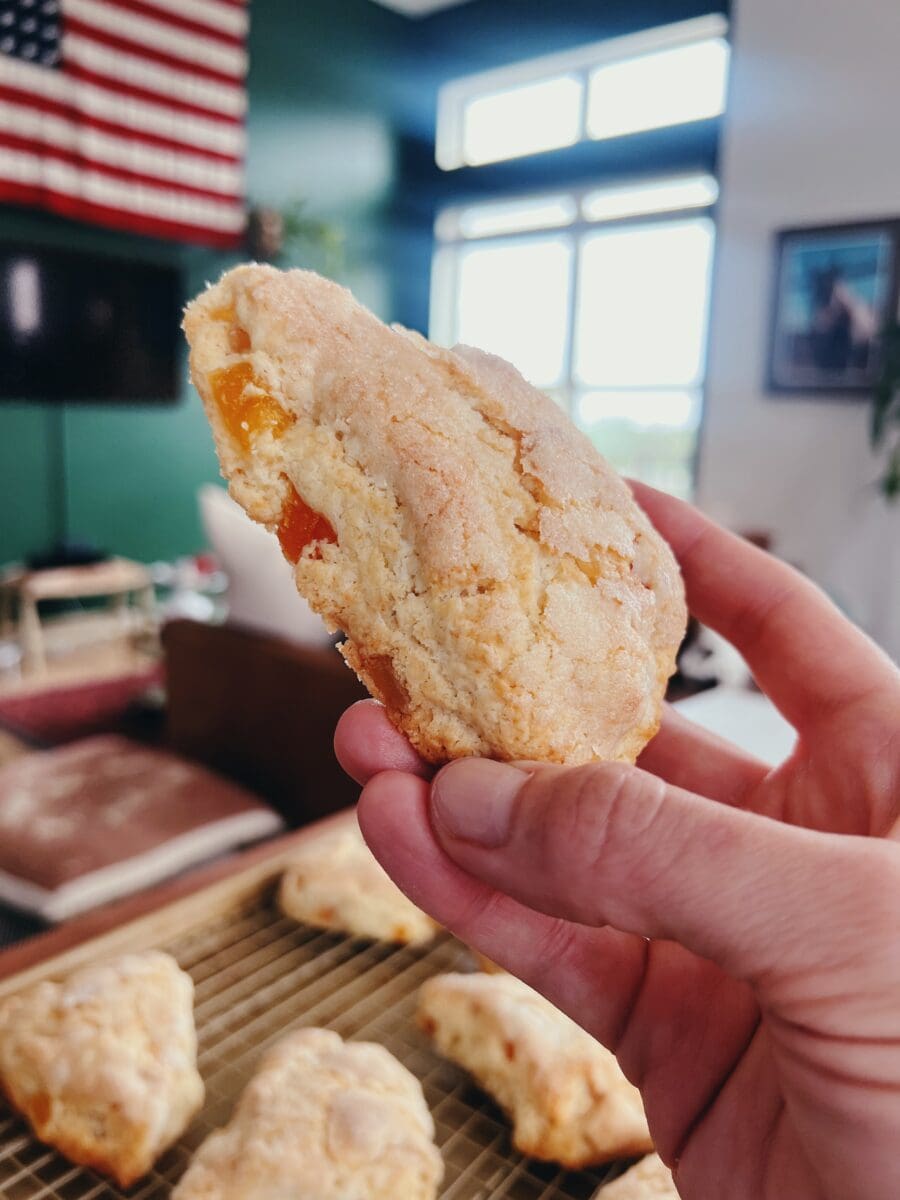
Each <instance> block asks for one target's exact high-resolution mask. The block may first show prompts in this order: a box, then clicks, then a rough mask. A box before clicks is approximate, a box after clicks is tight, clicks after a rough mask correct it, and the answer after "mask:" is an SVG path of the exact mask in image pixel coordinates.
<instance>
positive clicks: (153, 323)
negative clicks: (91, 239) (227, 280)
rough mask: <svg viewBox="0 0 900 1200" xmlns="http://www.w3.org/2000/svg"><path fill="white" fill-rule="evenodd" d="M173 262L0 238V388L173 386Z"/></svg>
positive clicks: (176, 350) (141, 393)
mask: <svg viewBox="0 0 900 1200" xmlns="http://www.w3.org/2000/svg"><path fill="white" fill-rule="evenodd" d="M181 292H182V289H181V278H180V272H179V271H178V270H177V268H174V267H169V266H157V265H155V264H151V263H144V262H140V261H135V260H133V259H120V258H114V257H110V256H106V255H99V254H82V253H80V252H77V251H71V250H59V249H55V248H50V247H40V248H38V247H31V246H23V245H13V244H9V243H0V398H2V399H5V400H60V401H61V400H101V401H123V402H126V403H128V402H131V403H133V402H139V401H143V402H147V401H155V402H168V401H172V400H176V399H177V398H178V396H179V380H178V376H179V362H180V353H181V334H180V330H179V323H180V320H181V304H182V294H181Z"/></svg>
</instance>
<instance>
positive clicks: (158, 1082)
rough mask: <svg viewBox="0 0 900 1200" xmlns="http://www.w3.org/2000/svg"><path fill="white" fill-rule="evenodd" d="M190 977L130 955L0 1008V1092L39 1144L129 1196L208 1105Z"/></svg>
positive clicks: (160, 959)
mask: <svg viewBox="0 0 900 1200" xmlns="http://www.w3.org/2000/svg"><path fill="white" fill-rule="evenodd" d="M193 998H194V987H193V983H192V981H191V979H190V976H188V975H186V974H185V973H184V972H183V971H182V970H180V969H179V967H178V964H177V963H176V962H175V960H174V959H173V958H170V957H169V955H168V954H162V953H160V952H159V951H155V950H153V951H148V952H147V953H145V954H128V955H124V956H122V957H121V958H117V959H113V960H110V961H109V962H105V963H98V964H92V965H90V966H86V967H82V968H80V969H78V970H76V971H74V972H73V973H72V974H71V975H69V976H68V977H67V978H66V979H65V980H63V981H62V982H61V983H54V982H50V981H44V982H42V983H39V984H37V985H36V986H34V987H31V988H28V989H26V990H25V991H23V992H20V993H17V994H16V995H13V996H10V997H9V998H8V999H6V1000H4V1001H2V1002H0V1083H2V1085H3V1090H4V1091H5V1093H6V1095H7V1096H8V1097H9V1099H10V1101H11V1102H12V1104H13V1105H14V1106H15V1107H16V1108H17V1109H19V1111H20V1112H22V1113H23V1114H24V1116H25V1117H26V1118H27V1119H28V1121H29V1122H30V1124H31V1126H32V1127H33V1129H34V1132H35V1134H36V1135H37V1136H38V1138H40V1140H41V1141H42V1142H48V1143H49V1144H50V1145H52V1146H56V1148H57V1149H58V1150H60V1151H61V1152H62V1153H63V1154H64V1155H65V1156H66V1157H67V1158H69V1159H71V1160H72V1162H76V1163H82V1164H84V1165H86V1166H91V1167H95V1168H96V1169H97V1170H98V1171H102V1172H104V1173H105V1174H107V1175H111V1176H112V1177H113V1178H114V1179H115V1180H116V1181H117V1182H118V1183H119V1184H120V1185H121V1186H122V1187H129V1186H130V1185H131V1184H132V1183H133V1182H134V1181H135V1180H137V1179H140V1178H141V1176H142V1175H145V1174H146V1173H147V1171H149V1170H150V1168H151V1167H152V1165H153V1163H154V1162H155V1160H156V1159H157V1158H158V1157H159V1156H160V1154H162V1152H163V1151H164V1150H165V1149H166V1148H167V1147H168V1146H169V1145H171V1143H172V1142H174V1141H175V1140H176V1138H178V1137H179V1136H180V1135H181V1133H182V1132H183V1131H184V1130H185V1129H186V1127H187V1125H188V1124H189V1122H190V1120H191V1118H192V1117H193V1116H194V1114H195V1113H196V1112H197V1110H198V1109H199V1108H200V1106H201V1104H202V1103H203V1082H202V1080H201V1078H200V1076H199V1074H198V1073H197V1037H196V1032H195V1029H194V1013H193Z"/></svg>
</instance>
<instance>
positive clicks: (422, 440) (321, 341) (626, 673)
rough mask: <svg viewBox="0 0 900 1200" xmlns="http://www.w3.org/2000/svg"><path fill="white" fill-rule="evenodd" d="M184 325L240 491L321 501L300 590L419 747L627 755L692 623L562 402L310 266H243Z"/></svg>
mask: <svg viewBox="0 0 900 1200" xmlns="http://www.w3.org/2000/svg"><path fill="white" fill-rule="evenodd" d="M184 327H185V331H186V333H187V337H188V341H189V342H190V345H191V356H190V361H191V373H192V377H193V380H194V383H195V384H196V386H197V389H198V391H199V393H200V395H201V397H202V399H203V402H204V405H205V407H206V411H207V414H208V416H209V419H210V422H211V424H212V427H213V431H214V434H215V440H216V445H217V449H218V453H219V459H220V462H221V466H222V471H223V474H224V475H225V476H226V478H227V479H228V480H229V483H230V490H231V493H232V495H233V496H234V497H235V498H236V499H237V500H238V501H239V502H240V503H241V504H242V505H243V506H244V508H245V509H246V510H247V512H248V513H249V514H250V516H251V517H253V518H254V519H255V520H257V521H261V522H263V523H264V524H266V525H267V526H269V528H271V529H277V528H278V527H279V523H280V522H282V518H283V514H284V513H285V512H286V511H287V507H286V506H287V505H288V503H289V501H291V499H292V497H293V496H294V494H296V495H297V496H299V498H300V499H301V500H302V502H303V504H304V505H305V506H308V508H309V510H312V513H313V515H314V516H317V515H320V516H321V518H323V519H324V522H325V523H323V524H320V525H319V526H318V527H317V528H318V537H319V539H320V540H315V541H313V542H311V543H310V544H309V545H307V546H306V548H305V549H304V550H303V552H302V553H301V554H300V557H299V561H297V563H296V580H297V585H298V588H299V590H300V591H301V592H302V593H303V595H304V596H305V597H306V598H307V600H308V601H309V603H310V604H311V606H312V607H313V608H314V609H315V611H316V612H318V613H319V614H320V615H321V616H322V617H323V618H324V619H325V621H326V623H327V624H328V625H329V627H330V628H331V629H341V630H342V631H343V632H344V633H345V634H346V635H347V640H346V642H345V643H344V644H343V647H342V653H343V654H344V657H345V658H346V660H347V662H348V663H349V664H350V665H351V666H352V667H353V669H354V670H355V671H356V672H357V674H358V675H359V676H360V678H361V679H362V680H363V682H364V683H365V684H366V686H367V687H368V688H369V690H370V691H371V692H372V694H373V695H374V696H376V697H377V698H378V699H379V700H381V701H382V702H383V703H384V704H385V706H386V707H387V710H388V713H389V715H390V717H391V719H392V720H393V721H394V723H395V724H396V725H397V726H398V727H399V728H400V729H401V730H402V731H403V732H404V733H405V734H407V736H408V737H409V738H410V740H411V741H412V742H413V744H414V745H415V746H416V748H417V749H418V750H419V752H420V753H421V754H422V755H423V756H424V757H425V758H426V759H429V760H431V761H442V760H446V759H448V758H453V757H458V756H460V755H467V754H480V755H489V756H492V757H496V758H501V759H516V758H531V759H539V760H546V761H552V762H569V763H577V762H584V761H588V760H592V759H608V760H622V761H633V760H634V759H635V758H636V756H637V754H638V753H639V752H640V750H641V748H642V747H643V746H644V744H645V743H646V741H647V740H648V739H649V738H650V737H651V736H652V735H653V733H654V732H655V731H656V729H657V727H658V723H659V715H660V706H661V701H662V696H663V692H664V690H665V685H666V681H667V679H668V677H669V675H670V674H671V673H672V671H673V669H674V662H675V654H676V651H677V648H678V645H679V642H680V640H681V637H682V634H683V632H684V626H685V608H684V598H683V589H682V584H681V579H680V574H679V571H678V567H677V564H676V563H675V561H674V558H673V556H672V554H671V552H670V550H669V548H668V546H667V545H666V544H665V543H664V542H663V541H662V539H661V538H660V537H659V535H658V534H657V533H656V532H655V530H654V529H653V528H652V526H651V525H650V523H649V521H648V520H647V518H646V516H645V515H644V514H643V512H642V511H641V510H640V509H639V508H638V506H637V504H636V503H635V502H634V500H633V498H632V496H631V493H630V491H629V489H628V488H627V486H626V485H625V484H624V482H623V481H622V480H621V479H620V478H619V477H618V476H617V475H616V473H615V472H614V471H613V470H612V468H610V467H609V466H608V464H607V463H606V462H605V461H604V460H603V459H602V458H601V456H600V455H599V454H598V453H597V451H596V450H595V448H594V447H593V445H592V444H591V442H590V441H589V439H588V438H587V437H586V436H585V435H584V434H582V433H581V432H580V431H578V430H577V429H576V428H575V427H574V425H573V424H572V423H571V421H570V420H569V419H568V417H567V416H566V415H565V414H564V413H563V412H562V411H561V409H560V408H559V407H558V406H557V405H556V404H555V403H554V402H553V401H552V400H550V399H549V398H548V397H546V396H545V395H543V394H542V393H541V392H539V391H538V390H537V389H535V388H533V387H531V386H530V385H529V384H527V383H526V382H525V380H524V379H522V377H521V376H520V375H519V374H518V372H517V371H515V370H514V368H513V367H511V366H510V365H509V364H507V363H505V362H504V361H502V360H501V359H498V358H495V357H493V356H491V355H488V354H484V353H482V352H480V351H477V350H474V349H471V348H467V347H457V348H456V349H455V350H454V351H449V350H443V349H440V348H438V347H437V346H434V345H431V344H430V343H429V342H427V341H426V340H425V339H423V338H421V337H419V336H418V335H417V334H414V333H410V332H408V331H406V330H403V329H401V328H399V327H394V328H388V327H386V326H385V325H383V324H382V323H381V322H380V321H378V320H377V318H376V317H374V316H373V315H372V314H371V313H369V312H367V311H366V310H365V309H364V308H363V307H362V306H361V305H359V304H357V303H356V301H355V300H354V299H353V297H352V296H351V295H350V293H349V292H347V291H346V290H345V289H343V288H340V287H338V286H337V285H336V284H334V283H331V282H329V281H327V280H324V279H321V278H320V277H319V276H316V275H314V274H312V273H311V272H306V271H288V272H281V271H277V270H275V269H274V268H271V267H266V266H255V265H251V266H244V267H238V268H236V269H234V270H232V271H230V272H228V273H227V274H226V275H225V276H224V277H223V278H222V279H221V281H220V282H219V283H218V284H216V285H214V286H213V287H211V288H210V289H208V290H207V291H206V292H205V293H203V294H202V295H201V296H200V297H199V298H198V299H196V300H195V301H194V302H193V303H192V304H191V305H190V306H189V307H188V309H187V313H186V316H185V322H184ZM222 372H230V374H228V375H223V374H221V373H222ZM223 380H226V381H228V385H229V387H230V388H232V389H234V388H237V389H238V391H239V393H240V395H239V397H238V401H237V409H236V410H235V408H234V405H232V407H231V409H229V412H230V413H231V423H230V424H229V421H228V420H226V419H225V418H224V417H223V413H224V412H225V409H224V408H223V407H222V406H221V405H220V404H219V403H217V399H216V393H217V390H218V394H219V397H220V399H221V397H222V395H223V392H222V389H223V387H224V386H225V385H224V384H223V382H222V381H223ZM251 402H252V403H251ZM254 406H256V407H254ZM235 411H237V417H238V418H239V423H238V424H237V425H235V424H234V420H235V415H234V414H235ZM323 530H327V531H331V532H333V534H334V537H335V539H336V540H334V541H332V540H329V537H328V535H327V534H323V532H322V531H323Z"/></svg>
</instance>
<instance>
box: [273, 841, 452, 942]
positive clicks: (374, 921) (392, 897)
mask: <svg viewBox="0 0 900 1200" xmlns="http://www.w3.org/2000/svg"><path fill="white" fill-rule="evenodd" d="M278 902H279V904H280V905H281V908H282V910H283V911H284V912H285V913H286V914H287V915H288V916H289V917H293V919H294V920H295V921H302V922H304V923H305V924H307V925H317V926H319V927H320V928H322V929H338V930H341V931H343V932H345V933H352V934H356V935H358V936H360V937H367V938H375V939H376V940H378V941H383V942H404V943H408V944H412V945H422V944H424V943H425V942H430V941H431V939H432V938H433V937H434V935H435V933H436V932H437V930H438V926H437V924H436V923H435V922H434V921H432V919H431V917H429V916H426V915H425V913H423V912H422V911H421V910H420V909H418V908H416V906H415V905H414V904H413V903H412V901H411V900H407V898H406V896H404V894H403V893H402V892H401V891H400V889H399V888H398V887H397V885H396V884H395V883H393V882H392V880H391V879H390V877H389V876H388V875H387V874H386V873H385V871H384V870H383V869H382V867H381V866H380V864H379V863H378V861H377V859H376V858H375V856H374V855H373V854H372V851H371V850H370V849H369V847H368V846H367V845H366V843H365V841H364V840H363V836H362V834H361V833H360V831H359V826H358V825H357V824H356V822H355V821H353V822H352V823H349V824H347V825H345V826H343V827H342V828H340V829H335V830H333V831H332V832H329V833H325V834H322V835H321V836H320V837H316V838H312V839H310V841H308V842H306V843H304V844H303V845H302V846H301V847H300V848H299V849H298V850H297V853H296V854H295V855H294V857H293V858H292V860H291V862H290V864H289V866H288V867H287V870H286V871H285V873H284V875H283V876H282V879H281V888H280V890H279V893H278Z"/></svg>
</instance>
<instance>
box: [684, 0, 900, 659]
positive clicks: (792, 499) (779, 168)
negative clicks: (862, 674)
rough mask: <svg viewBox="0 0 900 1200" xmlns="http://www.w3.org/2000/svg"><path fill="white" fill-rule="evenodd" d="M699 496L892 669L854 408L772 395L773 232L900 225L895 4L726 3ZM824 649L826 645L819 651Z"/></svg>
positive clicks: (896, 601) (897, 564)
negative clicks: (893, 220)
mask: <svg viewBox="0 0 900 1200" xmlns="http://www.w3.org/2000/svg"><path fill="white" fill-rule="evenodd" d="M734 7H735V9H736V11H735V12H734V18H733V19H734V27H733V36H734V45H735V53H734V57H733V63H732V81H731V94H730V98H729V112H728V116H727V120H726V124H725V131H724V140H723V147H722V161H721V169H722V187H723V192H722V202H721V213H720V218H721V219H720V226H719V231H720V232H719V250H718V262H717V268H716V280H715V291H714V296H713V313H712V325H711V334H710V362H709V372H708V389H707V409H706V422H705V429H704V434H703V439H702V444H701V457H700V474H699V482H698V499H699V502H700V503H701V505H702V506H703V507H704V508H705V509H706V510H707V511H709V512H711V513H712V514H713V515H715V516H717V517H718V518H719V519H721V520H723V521H725V522H727V523H728V524H729V525H731V526H733V527H735V528H739V529H748V528H753V529H762V530H769V531H771V533H772V535H773V537H774V549H775V550H776V551H777V552H778V553H779V554H781V555H782V556H783V557H785V558H788V559H790V560H791V561H793V562H796V563H797V564H798V565H799V566H801V567H803V569H804V570H806V571H807V572H808V573H809V574H810V575H811V576H813V577H814V578H815V579H816V580H817V581H818V582H819V583H821V584H822V585H823V586H824V587H825V588H826V589H827V590H828V591H829V592H830V593H831V595H832V596H833V597H834V598H835V599H836V600H837V601H838V602H839V603H840V604H841V605H842V607H844V608H845V609H846V610H847V611H848V612H849V613H850V614H851V615H852V616H853V617H854V619H855V620H857V621H858V622H859V623H860V624H861V625H863V626H864V627H865V628H866V629H868V630H869V632H870V633H872V634H873V635H874V636H875V637H876V638H877V639H878V640H879V641H880V642H881V643H882V644H883V645H884V646H885V647H886V648H887V649H888V650H889V651H890V652H891V653H892V654H893V655H894V656H895V657H896V658H898V659H900V503H895V504H894V505H893V507H891V506H888V505H887V504H886V502H885V501H884V500H883V499H882V498H881V497H880V496H879V495H878V493H877V492H876V491H875V489H874V487H873V481H874V480H875V479H876V478H877V473H878V464H877V462H876V460H875V459H874V458H873V456H872V455H871V453H870V452H869V449H868V440H867V437H868V433H867V416H868V407H867V405H866V404H865V403H862V402H859V401H853V400H850V399H844V400H841V399H836V400H835V399H821V398H809V399H801V398H799V397H798V398H794V397H773V396H767V395H766V393H765V390H764V383H763V381H764V377H765V363H766V341H767V337H768V324H769V308H770V298H771V291H772V276H773V271H774V264H773V253H772V235H773V233H774V232H775V230H777V229H779V228H783V227H788V226H793V225H805V224H810V225H815V224H827V223H829V222H842V221H853V220H856V219H857V218H859V219H866V218H877V217H885V216H900V0H852V2H850V0H735V6H734ZM823 649H824V648H823Z"/></svg>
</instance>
